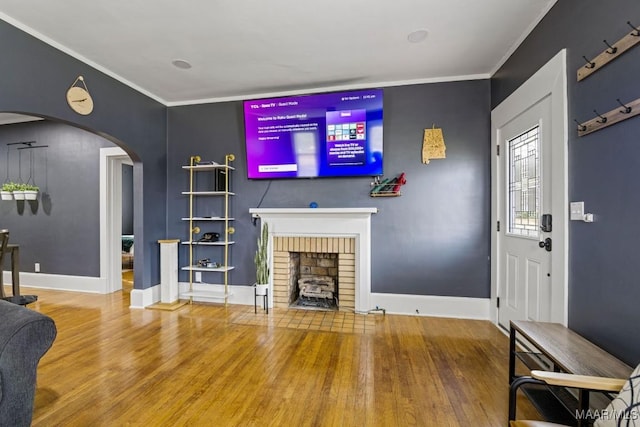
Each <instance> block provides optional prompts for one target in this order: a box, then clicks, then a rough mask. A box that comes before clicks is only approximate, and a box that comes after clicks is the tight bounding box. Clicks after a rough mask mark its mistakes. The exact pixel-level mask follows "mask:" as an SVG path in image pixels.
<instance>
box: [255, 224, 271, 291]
mask: <svg viewBox="0 0 640 427" xmlns="http://www.w3.org/2000/svg"><path fill="white" fill-rule="evenodd" d="M268 244H269V226H268V225H267V223H264V224H262V232H261V233H260V237H259V238H258V248H257V249H256V256H255V257H254V258H253V261H254V262H255V264H256V285H255V286H256V295H266V293H267V289H268V288H269V259H268V255H269V254H268V252H267V246H268Z"/></svg>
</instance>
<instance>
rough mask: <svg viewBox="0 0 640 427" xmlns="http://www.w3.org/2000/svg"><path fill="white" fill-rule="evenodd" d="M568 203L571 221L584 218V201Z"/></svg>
mask: <svg viewBox="0 0 640 427" xmlns="http://www.w3.org/2000/svg"><path fill="white" fill-rule="evenodd" d="M569 205H570V210H571V221H582V220H584V202H571V203H570V204H569Z"/></svg>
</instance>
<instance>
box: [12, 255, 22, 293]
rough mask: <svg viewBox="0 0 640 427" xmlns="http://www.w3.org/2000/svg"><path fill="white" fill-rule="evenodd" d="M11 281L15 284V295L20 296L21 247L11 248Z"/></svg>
mask: <svg viewBox="0 0 640 427" xmlns="http://www.w3.org/2000/svg"><path fill="white" fill-rule="evenodd" d="M11 283H12V286H13V296H14V297H17V296H20V249H19V248H18V247H14V248H12V249H11Z"/></svg>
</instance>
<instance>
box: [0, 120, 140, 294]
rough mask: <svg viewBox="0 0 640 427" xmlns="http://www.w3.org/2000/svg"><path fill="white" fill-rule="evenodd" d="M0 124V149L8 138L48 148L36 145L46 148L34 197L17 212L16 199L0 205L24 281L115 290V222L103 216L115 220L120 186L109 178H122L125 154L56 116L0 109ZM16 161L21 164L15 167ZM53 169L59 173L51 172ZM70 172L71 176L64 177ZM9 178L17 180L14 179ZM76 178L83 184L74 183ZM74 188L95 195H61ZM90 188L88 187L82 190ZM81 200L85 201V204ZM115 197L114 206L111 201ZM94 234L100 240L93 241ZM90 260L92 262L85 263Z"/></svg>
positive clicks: (118, 235)
mask: <svg viewBox="0 0 640 427" xmlns="http://www.w3.org/2000/svg"><path fill="white" fill-rule="evenodd" d="M31 122H34V123H31ZM0 125H3V126H0V128H2V129H3V130H4V132H0V135H4V138H5V139H4V140H1V141H2V142H3V143H2V144H0V145H3V147H0V148H2V149H5V147H4V145H5V144H4V143H6V142H7V141H14V142H15V141H25V140H30V139H39V140H40V141H41V142H42V141H44V142H45V145H47V146H48V147H49V148H46V150H40V151H41V152H45V151H49V152H48V154H46V153H45V157H43V159H44V160H41V162H40V163H38V164H37V165H36V166H37V167H38V168H40V169H41V170H40V171H39V174H40V176H41V178H40V179H41V180H43V181H42V182H41V185H43V188H42V192H41V197H40V200H39V201H36V202H35V203H31V204H29V205H27V206H26V207H25V206H24V204H23V206H22V208H21V209H18V208H19V206H18V207H16V203H15V202H14V203H13V204H10V203H7V202H3V205H2V206H0V210H2V211H3V215H2V216H3V223H4V224H6V225H8V226H9V227H10V228H12V229H13V230H14V232H13V233H12V237H13V238H14V239H19V240H21V261H22V262H21V277H24V280H23V285H27V286H28V285H32V286H35V287H47V288H53V289H56V288H60V289H69V290H80V291H87V292H96V293H109V292H114V291H117V290H119V289H121V288H122V282H121V270H120V268H121V257H120V253H121V249H120V248H121V234H122V233H121V227H120V226H119V224H120V223H121V220H120V222H117V221H116V222H110V223H109V222H107V219H109V218H120V219H121V218H122V213H121V211H118V209H120V210H121V208H122V206H121V200H122V199H121V197H122V196H121V194H122V187H121V185H120V187H118V186H114V185H113V183H114V182H121V171H122V164H123V163H129V164H131V163H132V160H131V158H130V157H129V155H128V154H127V152H125V151H124V150H123V149H122V148H119V147H117V146H116V144H115V143H114V141H113V139H112V138H106V137H105V135H102V134H98V133H96V132H91V131H88V130H86V129H82V128H80V127H78V126H74V125H73V124H70V123H66V122H62V121H57V120H51V119H43V118H41V117H37V116H29V115H18V114H4V113H0ZM5 126H11V128H8V127H7V128H5ZM34 135H38V137H37V138H36V137H34ZM43 135H44V136H43ZM41 145H42V144H41ZM18 147H20V145H19V144H18ZM54 150H55V151H54ZM102 150H107V152H108V153H111V155H109V156H106V158H108V159H110V162H111V164H110V165H108V166H110V167H108V168H104V169H103V167H102V166H103V165H102V162H101V161H100V160H101V158H102V156H101V152H102ZM3 154H4V155H5V156H6V159H2V160H3V162H2V163H1V164H2V165H3V166H4V165H5V163H6V164H7V165H11V164H12V163H15V159H14V158H9V156H10V152H9V150H8V149H7V150H5V151H4V153H3ZM1 155H2V154H0V156H1ZM14 157H15V156H14ZM94 164H95V166H94ZM98 164H100V168H98ZM21 166H22V163H20V164H19V165H18V167H21ZM56 166H57V168H56ZM14 169H15V165H14ZM56 170H57V171H58V173H60V174H61V175H62V176H60V177H57V176H51V174H52V173H55V172H56ZM98 170H100V173H98ZM69 171H76V172H77V173H76V174H75V175H74V174H73V173H72V174H71V175H66V174H68V173H69ZM3 172H5V171H3ZM10 172H11V171H10V170H9V168H8V166H7V170H6V175H4V174H3V176H2V178H4V179H5V180H6V179H8V178H9V176H10ZM11 178H12V179H21V177H18V176H15V177H11ZM83 181H86V185H84V186H82V185H79V184H77V183H78V182H83ZM74 185H75V187H76V189H77V187H80V188H84V189H86V190H87V191H91V192H93V193H95V199H93V197H94V195H93V194H92V195H90V196H87V195H86V194H85V195H82V194H79V195H69V194H66V193H68V192H69V191H71V190H72V189H73V187H74ZM91 185H94V187H95V188H88V187H90V186H91ZM67 189H69V191H67ZM98 194H99V195H100V197H99V204H98V203H97V202H98V196H97V195H98ZM84 199H87V200H88V201H87V202H86V203H85V202H83V200H84ZM92 200H93V202H92ZM114 200H119V201H120V203H113V201H114ZM70 206H71V207H70ZM105 212H109V213H111V215H106V214H105ZM94 217H95V218H94ZM98 218H99V221H98ZM63 221H64V223H63ZM98 222H99V224H97V223H98ZM94 231H95V234H94ZM98 238H99V242H97V243H98V244H95V243H96V242H95V241H96V240H98ZM87 241H89V243H87ZM77 242H82V243H77ZM115 242H117V245H116V243H115ZM80 245H82V246H83V247H82V248H81V249H80V250H78V249H77V248H76V247H75V246H80ZM105 245H110V246H107V247H109V248H113V250H112V252H114V256H107V255H106V254H107V253H108V252H107V251H109V250H111V249H108V250H107V251H105V250H104V249H103V248H104V246H105ZM23 246H24V249H22V247H23ZM116 255H117V256H116ZM34 261H35V262H34ZM93 264H96V266H95V267H93V268H92V265H93ZM40 267H42V268H41V269H40ZM96 276H97V277H96Z"/></svg>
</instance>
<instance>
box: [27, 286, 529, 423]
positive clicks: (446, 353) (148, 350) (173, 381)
mask: <svg viewBox="0 0 640 427" xmlns="http://www.w3.org/2000/svg"><path fill="white" fill-rule="evenodd" d="M23 293H25V294H27V293H34V294H37V295H38V296H39V300H38V301H37V302H36V303H34V304H32V305H31V306H30V308H31V309H34V310H36V311H40V312H42V313H46V314H48V315H49V316H51V317H52V318H53V319H54V320H55V322H56V325H57V328H58V336H57V338H56V341H55V342H54V344H53V347H52V348H51V350H49V352H48V353H47V354H46V355H45V356H44V357H43V358H42V360H41V362H40V365H39V368H38V386H37V391H36V401H35V409H34V418H33V425H34V426H124V425H131V426H174V425H176V426H187V425H188V426H200V425H202V426H209V425H215V426H237V425H242V426H280V425H287V426H414V425H415V426H506V425H507V406H508V393H507V392H508V387H507V365H508V339H507V337H506V336H505V335H504V334H503V333H501V332H500V331H499V330H498V329H497V328H496V327H495V326H494V325H492V324H491V323H489V322H486V321H474V320H458V319H441V318H430V317H414V316H395V315H389V314H387V315H386V316H382V315H380V314H373V315H369V316H360V315H351V316H352V317H354V324H355V323H357V322H359V321H360V320H357V319H355V318H356V317H360V318H363V319H362V322H363V324H365V326H364V327H363V329H362V330H360V329H358V330H355V329H351V330H349V329H347V330H346V331H342V330H340V331H335V330H321V327H322V325H323V324H324V326H327V325H328V323H327V322H328V319H330V317H327V314H325V313H319V314H318V315H317V316H318V318H320V317H319V316H322V320H313V319H311V321H309V322H306V321H305V322H302V321H301V320H300V317H301V315H300V314H297V316H298V320H300V321H298V322H297V323H296V322H295V321H294V320H293V319H295V317H296V313H298V312H297V311H293V310H289V311H286V312H285V310H276V311H275V313H273V312H270V313H269V315H267V314H265V313H264V312H261V311H258V314H257V315H255V314H253V307H247V306H229V307H228V308H225V307H223V306H220V305H201V304H196V305H190V306H185V307H183V308H181V309H180V310H177V311H174V312H168V311H161V310H131V309H129V308H128V306H129V296H128V293H127V292H126V291H125V292H124V293H123V292H118V293H116V294H112V295H93V294H81V293H72V292H61V291H47V290H41V289H29V288H25V289H24V291H23ZM306 313H309V312H305V314H304V315H303V316H302V317H304V316H306V315H307V314H306ZM311 313H312V312H311ZM312 314H313V313H312ZM342 315H343V319H342V320H341V322H342V323H341V325H343V326H344V324H345V319H346V317H344V313H343V314H342ZM335 316H336V317H338V316H340V314H336V315H335ZM287 317H289V318H290V319H289V321H287V322H283V321H282V319H285V318H287ZM250 318H253V319H256V320H257V322H256V324H248V323H247V322H248V320H247V319H250ZM347 323H348V322H347ZM301 325H303V326H301ZM367 325H368V326H367ZM518 408H519V415H521V416H526V417H532V418H535V417H536V413H535V410H534V409H533V408H532V407H531V406H530V405H529V404H528V402H526V400H524V399H522V400H521V401H519V403H518Z"/></svg>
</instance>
